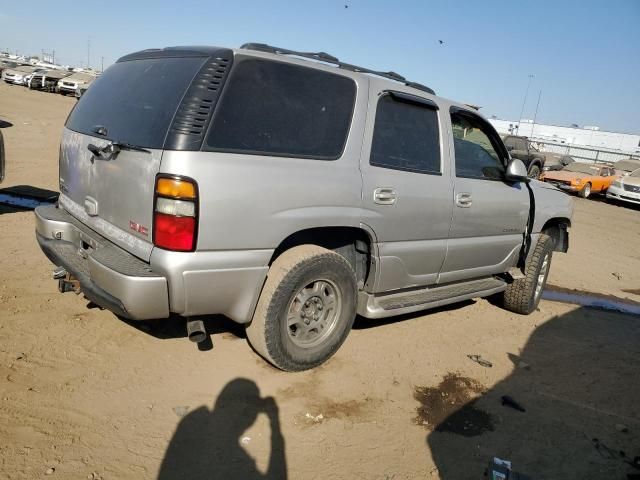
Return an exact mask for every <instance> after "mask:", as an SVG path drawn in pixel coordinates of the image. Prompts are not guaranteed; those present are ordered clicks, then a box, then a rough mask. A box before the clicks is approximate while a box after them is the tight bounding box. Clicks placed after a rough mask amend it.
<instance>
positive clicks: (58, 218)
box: [35, 206, 273, 323]
mask: <svg viewBox="0 0 640 480" xmlns="http://www.w3.org/2000/svg"><path fill="white" fill-rule="evenodd" d="M35 215H36V236H37V238H38V242H39V243H40V246H41V248H42V250H43V251H44V253H45V254H46V255H47V257H48V258H49V259H50V260H51V261H52V262H53V263H54V264H55V265H57V266H62V267H64V268H65V270H67V272H69V273H71V274H72V275H73V276H74V277H75V278H77V279H78V280H79V281H80V288H81V290H82V292H83V293H84V294H85V296H86V297H87V298H89V299H90V300H91V301H93V302H94V303H96V304H98V305H100V306H102V307H104V308H107V309H108V310H111V311H113V312H114V313H116V314H118V315H120V316H122V317H125V318H130V319H133V320H145V319H153V318H166V317H168V316H169V314H170V313H176V314H179V315H182V316H195V315H209V314H222V315H225V316H227V317H228V318H230V319H231V320H234V321H236V322H238V323H248V322H249V321H251V318H252V316H253V312H254V310H255V306H256V303H257V301H258V297H259V295H260V292H261V290H262V285H263V284H264V280H265V278H266V275H267V271H268V269H269V266H268V265H269V260H270V258H271V256H272V254H273V250H271V249H264V250H231V251H196V252H170V251H167V250H163V249H160V248H154V249H153V250H152V252H151V258H150V262H149V263H146V262H144V261H142V260H140V259H139V258H137V257H135V256H133V255H131V254H130V253H128V252H127V251H125V250H123V249H121V248H120V247H118V246H116V245H115V244H113V243H112V242H111V241H109V240H108V239H106V238H104V237H103V236H101V235H99V234H98V233H96V232H95V231H93V230H92V229H90V228H89V227H87V226H86V225H84V224H83V223H81V222H79V221H78V220H77V219H76V218H75V217H73V216H72V215H71V214H69V213H68V212H67V211H65V210H64V209H61V208H56V207H52V206H41V207H38V208H36V210H35Z"/></svg>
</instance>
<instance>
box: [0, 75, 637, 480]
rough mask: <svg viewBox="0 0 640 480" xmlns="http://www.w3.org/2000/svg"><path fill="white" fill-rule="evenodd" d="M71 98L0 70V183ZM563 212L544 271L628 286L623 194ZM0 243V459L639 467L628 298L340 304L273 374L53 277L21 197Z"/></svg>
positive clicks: (630, 235) (450, 477)
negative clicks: (343, 321)
mask: <svg viewBox="0 0 640 480" xmlns="http://www.w3.org/2000/svg"><path fill="white" fill-rule="evenodd" d="M74 103H75V99H72V98H70V97H69V98H67V97H62V96H60V95H54V94H47V93H42V92H32V91H29V90H27V89H25V88H22V87H14V86H8V85H6V84H4V83H2V84H0V120H2V121H3V122H0V126H2V127H4V128H3V134H4V137H5V142H6V152H7V163H8V165H7V178H6V180H5V183H4V184H3V185H2V187H6V186H14V185H28V186H32V187H39V188H44V189H50V190H56V189H57V168H58V167H57V156H58V139H59V135H60V132H61V128H62V125H63V123H64V121H65V118H66V116H67V114H68V112H69V110H70V108H71V107H72V106H73V104H74ZM573 223H574V224H573V228H572V229H571V232H570V235H571V236H570V242H571V244H570V250H569V253H568V254H566V255H563V254H556V255H555V257H554V259H553V266H552V270H551V275H550V279H549V282H550V283H551V284H554V285H557V286H559V287H564V288H569V289H578V290H583V291H589V292H597V293H602V294H606V295H613V296H617V297H620V298H627V299H630V300H634V301H640V295H639V294H640V250H639V248H638V246H639V245H640V210H639V209H630V208H626V207H621V206H612V205H608V204H606V203H604V202H601V201H595V200H582V199H576V211H575V216H574V222H573ZM0 252H2V261H1V263H0V386H1V387H0V477H1V478H7V479H32V478H44V477H48V478H64V479H76V478H77V479H86V478H88V479H98V478H101V479H146V478H162V479H179V478H185V479H187V478H188V479H197V478H248V479H251V478H285V477H287V478H290V479H299V478H304V479H306V478H310V479H316V478H317V479H357V478H362V479H365V478H366V479H389V480H390V479H405V478H407V479H409V478H441V479H447V480H458V479H467V478H468V479H481V478H483V473H484V469H485V467H486V465H487V463H488V462H489V460H490V459H491V458H492V457H494V456H497V457H500V458H504V459H508V460H511V461H512V462H513V468H514V470H516V471H519V472H522V473H525V474H527V475H530V476H531V477H532V478H533V479H541V478H547V479H560V478H562V479H565V478H566V479H570V478H571V479H573V478H580V479H604V478H607V479H618V478H619V479H623V478H626V474H627V473H632V472H636V473H640V470H635V469H634V468H633V467H632V466H631V465H630V463H633V460H632V458H633V457H634V456H638V455H640V409H639V408H638V405H639V404H640V403H639V400H638V399H639V398H640V381H639V379H640V376H639V373H638V372H640V318H638V316H632V315H623V314H619V313H612V312H606V311H603V310H594V309H586V308H582V307H579V306H577V305H569V304H563V303H555V302H549V301H546V300H543V301H542V302H541V304H540V308H539V311H537V312H535V313H533V314H532V315H530V316H528V317H522V316H518V315H515V314H511V313H509V312H506V311H503V310H501V309H499V308H497V307H495V306H493V305H492V304H491V303H489V302H488V301H487V300H477V301H469V302H464V303H461V304H457V305H453V306H450V307H447V308H441V309H438V310H435V311H432V312H427V313H426V314H415V315H408V316H403V317H398V318H393V319H388V320H385V321H369V320H366V319H362V318H359V319H357V320H356V325H355V328H354V331H353V332H352V333H351V335H350V336H349V338H348V339H347V341H346V343H345V345H344V346H343V347H342V348H341V349H340V351H339V352H338V353H337V354H336V355H335V357H334V358H333V359H331V360H330V361H329V362H328V363H327V364H325V365H324V366H322V367H320V368H318V369H316V370H313V371H310V372H304V373H300V374H290V373H283V372H279V371H277V370H275V369H273V368H272V367H270V366H268V365H267V364H266V363H265V362H264V361H262V360H261V359H260V358H258V357H257V356H256V354H255V353H254V352H253V351H252V350H251V349H250V348H249V347H248V345H247V344H246V341H245V340H244V338H243V332H242V329H240V328H238V327H236V326H234V325H233V324H232V323H230V322H229V321H227V320H225V319H223V318H218V317H214V318H210V319H207V328H208V329H209V330H210V331H212V332H213V334H212V340H213V345H214V348H213V349H208V350H207V349H202V350H199V349H198V348H197V347H196V346H195V345H193V344H191V343H190V342H188V341H187V340H186V338H184V337H185V332H183V330H182V327H181V326H180V325H178V324H177V323H176V322H173V323H172V322H171V321H170V320H167V321H163V322H157V323H156V324H154V325H147V324H133V323H132V324H128V323H125V322H123V321H121V320H119V319H118V318H116V317H115V316H114V315H113V314H111V313H109V312H107V311H100V310H99V309H89V308H87V301H85V300H83V299H82V297H80V296H76V295H74V294H72V293H68V294H65V295H61V294H59V293H58V292H57V286H56V284H55V282H54V281H53V280H51V270H52V265H51V264H50V263H49V261H48V260H47V259H46V258H45V257H44V255H43V254H42V253H41V252H40V250H39V248H38V246H37V244H36V241H35V238H34V221H33V213H32V212H28V211H16V210H13V209H8V208H5V209H0ZM467 355H480V356H481V357H482V359H486V360H488V361H489V362H491V364H492V367H488V366H482V365H480V364H478V363H476V362H474V361H472V360H471V359H469V358H468V357H467ZM504 395H508V396H510V397H512V398H513V399H514V400H515V401H516V402H518V404H520V405H521V406H523V407H524V409H525V412H521V411H518V410H516V409H513V408H510V407H508V406H503V405H502V400H501V397H502V396H504Z"/></svg>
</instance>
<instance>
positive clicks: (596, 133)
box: [489, 119, 640, 154]
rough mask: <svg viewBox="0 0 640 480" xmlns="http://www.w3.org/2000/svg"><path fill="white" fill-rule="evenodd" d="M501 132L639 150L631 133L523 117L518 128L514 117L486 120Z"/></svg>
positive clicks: (636, 137)
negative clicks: (510, 118) (551, 122)
mask: <svg viewBox="0 0 640 480" xmlns="http://www.w3.org/2000/svg"><path fill="white" fill-rule="evenodd" d="M489 122H491V124H492V125H493V126H494V127H495V129H496V130H497V131H498V133H500V134H513V135H522V136H525V137H529V138H531V139H533V140H540V141H542V142H550V143H560V144H565V145H575V146H583V147H590V148H594V149H598V150H616V151H619V152H624V153H628V154H638V153H640V135H632V134H630V133H616V132H605V131H602V130H600V129H599V128H598V127H592V126H590V127H583V128H576V127H559V126H556V125H545V124H542V123H536V124H534V123H533V121H532V120H527V119H522V120H521V121H520V128H518V122H517V121H514V120H499V119H489Z"/></svg>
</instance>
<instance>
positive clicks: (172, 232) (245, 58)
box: [35, 44, 573, 370]
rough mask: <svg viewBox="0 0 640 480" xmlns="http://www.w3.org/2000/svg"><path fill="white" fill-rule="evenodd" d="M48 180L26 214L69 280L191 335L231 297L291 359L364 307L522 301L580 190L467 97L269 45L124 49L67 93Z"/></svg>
mask: <svg viewBox="0 0 640 480" xmlns="http://www.w3.org/2000/svg"><path fill="white" fill-rule="evenodd" d="M310 60H311V61H310ZM257 98H259V99H260V101H256V99H257ZM449 124H451V125H452V126H453V134H452V133H451V130H449V129H448V128H442V129H441V128H440V126H441V125H449ZM59 178H60V192H61V194H60V198H59V201H58V205H57V206H51V207H38V208H37V209H36V210H35V216H36V237H37V239H38V242H39V244H40V246H41V248H42V250H43V251H44V253H45V254H46V255H47V257H48V258H49V259H50V260H51V261H52V262H53V264H54V265H55V266H56V269H55V271H54V272H55V277H54V278H58V279H59V280H58V281H59V288H60V290H61V291H62V292H64V291H75V292H82V293H84V295H85V296H86V297H87V298H88V299H90V300H91V301H93V302H95V303H96V304H98V305H100V306H102V307H104V308H107V309H109V310H111V311H112V312H114V313H116V314H117V315H120V316H122V317H125V318H130V319H137V320H141V319H158V318H167V317H168V316H169V315H170V314H174V315H175V316H182V317H183V318H185V319H186V320H187V322H186V324H187V332H188V334H189V337H190V338H192V339H194V340H202V339H203V338H204V337H205V332H204V326H203V325H202V322H201V320H200V319H199V318H198V316H199V315H208V314H222V315H225V316H227V317H229V318H231V319H232V320H234V321H236V322H238V323H241V324H244V325H246V331H247V337H248V340H249V342H250V343H251V345H252V346H253V347H254V349H255V350H256V351H257V352H258V353H259V354H260V355H262V356H263V357H264V358H265V359H267V360H268V361H269V362H271V363H273V364H274V365H276V366H277V367H279V368H281V369H284V370H304V369H308V368H312V367H315V366H317V365H319V364H321V363H322V362H324V361H325V360H327V359H328V358H329V357H330V356H331V355H332V354H333V353H334V352H335V351H336V350H337V349H338V348H339V346H340V345H341V344H342V343H343V341H344V340H345V338H346V336H347V334H348V333H349V331H350V329H351V326H352V324H353V321H354V318H355V316H356V313H358V314H360V315H362V316H363V317H366V318H382V317H389V316H393V315H399V314H405V313H409V312H416V311H419V310H424V309H428V308H431V307H435V306H440V305H444V304H448V303H453V302H458V301H461V300H464V299H469V298H476V297H484V296H488V295H497V296H498V299H497V301H501V302H502V305H503V306H504V307H505V308H507V309H509V310H511V311H514V312H518V313H521V314H528V313H530V312H532V311H534V310H535V309H536V306H537V305H538V302H539V301H540V296H541V293H542V290H543V288H544V286H545V282H546V279H547V275H548V273H549V267H550V262H551V258H552V252H553V251H561V252H566V251H567V248H568V233H567V229H568V227H569V225H570V222H571V215H572V208H573V204H572V199H571V198H570V197H568V196H566V195H564V194H563V193H562V192H560V191H559V190H558V189H556V188H554V187H552V186H550V185H547V184H545V183H542V182H538V181H529V179H528V178H527V170H526V168H525V166H524V165H523V163H522V161H521V160H519V159H511V158H510V157H509V154H508V152H507V150H506V148H505V147H504V145H503V143H502V141H501V140H500V137H499V136H498V134H497V132H496V131H495V130H494V128H493V127H492V126H491V124H490V123H489V122H488V121H487V120H485V119H484V118H483V117H482V116H480V115H479V114H478V112H477V111H475V110H474V109H472V108H469V107H468V106H465V105H464V104H461V103H455V102H451V101H449V100H446V99H443V98H441V97H438V96H436V95H435V93H434V92H433V90H431V89H430V88H428V87H425V86H422V85H420V84H417V83H414V82H409V81H407V80H406V79H405V78H404V77H402V76H400V75H398V74H395V73H392V72H389V73H384V72H376V71H373V70H369V69H366V68H363V67H354V66H353V65H350V64H346V63H342V62H340V61H339V60H338V59H337V58H335V57H333V56H330V55H328V54H326V53H317V54H312V53H302V52H295V51H290V50H285V49H280V48H275V47H269V46H267V45H262V44H249V45H244V46H243V47H241V48H240V49H227V48H217V47H172V48H165V49H152V50H143V51H140V52H136V53H132V54H130V55H127V56H124V57H122V58H120V59H119V60H118V61H117V62H116V63H115V64H114V65H112V66H111V67H109V68H108V69H107V70H106V71H105V72H104V73H103V74H102V75H101V76H100V77H99V78H98V79H97V80H96V81H95V82H94V83H93V84H92V85H91V88H89V89H88V90H87V92H86V93H85V94H84V95H83V96H82V97H81V98H80V100H79V101H78V103H77V104H76V106H75V108H74V109H73V110H72V111H71V114H70V115H69V118H68V119H67V122H66V126H65V128H64V131H63V135H62V143H61V147H60V166H59Z"/></svg>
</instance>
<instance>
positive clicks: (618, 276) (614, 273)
mask: <svg viewBox="0 0 640 480" xmlns="http://www.w3.org/2000/svg"><path fill="white" fill-rule="evenodd" d="M611 275H613V276H614V277H616V278H617V279H618V280H622V274H621V273H618V272H611Z"/></svg>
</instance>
